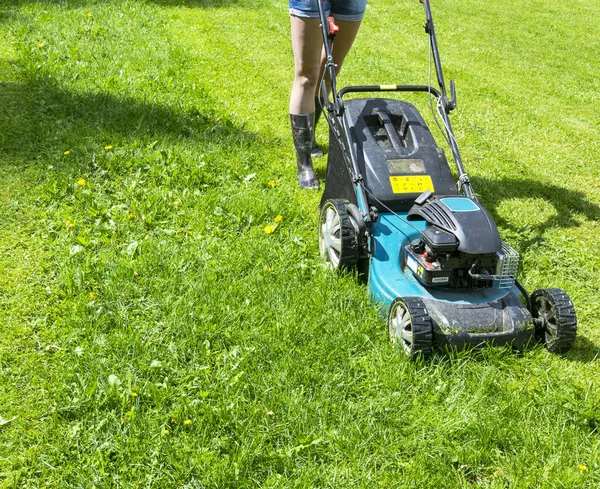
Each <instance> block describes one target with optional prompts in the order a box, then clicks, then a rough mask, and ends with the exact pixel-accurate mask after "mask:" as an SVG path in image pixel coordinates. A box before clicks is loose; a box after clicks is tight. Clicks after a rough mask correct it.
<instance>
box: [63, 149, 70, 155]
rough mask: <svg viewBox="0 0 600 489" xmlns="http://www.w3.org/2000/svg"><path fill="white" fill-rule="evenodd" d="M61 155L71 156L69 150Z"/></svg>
mask: <svg viewBox="0 0 600 489" xmlns="http://www.w3.org/2000/svg"><path fill="white" fill-rule="evenodd" d="M63 154H64V155H66V156H69V155H70V154H71V151H70V150H67V151H65V152H64V153H63Z"/></svg>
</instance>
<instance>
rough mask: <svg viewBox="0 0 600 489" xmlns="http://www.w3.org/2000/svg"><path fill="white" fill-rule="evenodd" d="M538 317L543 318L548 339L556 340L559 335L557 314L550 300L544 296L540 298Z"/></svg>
mask: <svg viewBox="0 0 600 489" xmlns="http://www.w3.org/2000/svg"><path fill="white" fill-rule="evenodd" d="M538 317H539V318H540V319H541V320H542V325H543V328H544V331H545V333H546V341H548V342H550V341H553V340H555V339H556V338H557V336H558V324H557V320H556V314H555V313H554V310H553V308H552V304H550V301H549V300H547V299H545V298H543V297H540V298H539V299H538Z"/></svg>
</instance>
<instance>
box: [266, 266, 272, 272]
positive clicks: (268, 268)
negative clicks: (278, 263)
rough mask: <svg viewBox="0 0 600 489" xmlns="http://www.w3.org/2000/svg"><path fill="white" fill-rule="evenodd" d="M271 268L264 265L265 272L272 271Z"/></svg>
mask: <svg viewBox="0 0 600 489" xmlns="http://www.w3.org/2000/svg"><path fill="white" fill-rule="evenodd" d="M272 271H273V269H272V268H271V267H265V272H272Z"/></svg>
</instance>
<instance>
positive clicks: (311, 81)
mask: <svg viewBox="0 0 600 489" xmlns="http://www.w3.org/2000/svg"><path fill="white" fill-rule="evenodd" d="M318 78H319V74H318V73H305V72H300V73H296V85H298V86H300V87H302V88H303V89H304V90H314V89H315V88H316V87H317V84H318V83H319V79H318Z"/></svg>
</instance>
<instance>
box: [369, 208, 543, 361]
mask: <svg viewBox="0 0 600 489" xmlns="http://www.w3.org/2000/svg"><path fill="white" fill-rule="evenodd" d="M405 219H406V215H405V214H399V215H394V214H381V215H380V216H379V220H378V221H377V222H375V223H373V232H372V243H371V250H372V256H371V261H370V269H369V291H370V293H371V295H372V297H373V298H374V299H375V300H376V301H377V302H379V303H380V304H381V305H382V306H383V308H384V312H385V314H386V315H387V311H388V310H389V307H390V306H391V304H392V302H393V301H394V299H396V298H397V297H420V298H421V299H422V300H423V302H424V303H425V305H426V307H427V310H428V313H429V315H430V317H431V318H432V323H433V332H434V343H435V344H436V345H437V346H441V345H450V346H454V347H456V348H458V349H461V348H463V347H465V346H467V345H470V346H477V345H479V344H482V343H493V344H496V345H503V344H512V345H513V346H514V347H515V348H524V347H525V346H526V345H527V344H528V343H530V342H531V341H532V339H533V336H534V326H533V320H532V317H531V314H530V312H529V311H528V310H527V307H526V306H525V305H524V304H522V303H521V301H520V299H519V295H520V293H519V291H518V289H517V288H516V287H513V288H512V289H500V288H498V287H492V288H486V289H449V288H443V287H429V288H426V287H424V286H423V285H421V284H420V283H419V282H418V281H417V280H416V278H415V277H414V275H413V272H412V271H411V270H409V269H408V268H407V267H404V268H405V269H404V270H403V269H402V266H401V256H400V253H401V250H402V249H403V248H404V247H405V246H406V245H407V244H408V243H410V241H411V240H413V239H415V238H417V237H418V236H419V231H418V230H422V229H424V228H425V222H424V221H414V222H412V223H410V224H408V222H406V221H405ZM413 226H414V227H413ZM415 228H416V229H415Z"/></svg>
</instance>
